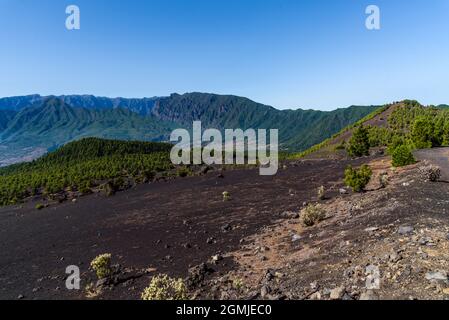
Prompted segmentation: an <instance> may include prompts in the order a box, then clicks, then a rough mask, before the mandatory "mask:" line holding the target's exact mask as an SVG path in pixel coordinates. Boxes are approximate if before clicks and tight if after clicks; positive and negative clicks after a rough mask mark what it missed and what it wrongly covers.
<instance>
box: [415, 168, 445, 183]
mask: <svg viewBox="0 0 449 320" xmlns="http://www.w3.org/2000/svg"><path fill="white" fill-rule="evenodd" d="M419 173H420V174H421V176H422V177H423V179H424V180H427V181H431V182H437V181H438V180H440V178H441V170H440V168H439V167H437V166H433V165H427V166H422V167H421V168H419Z"/></svg>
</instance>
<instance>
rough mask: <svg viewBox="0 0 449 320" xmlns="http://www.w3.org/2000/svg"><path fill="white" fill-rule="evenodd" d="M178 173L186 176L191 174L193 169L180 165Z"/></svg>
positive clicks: (183, 176)
mask: <svg viewBox="0 0 449 320" xmlns="http://www.w3.org/2000/svg"><path fill="white" fill-rule="evenodd" d="M176 174H177V175H178V177H181V178H185V177H187V176H189V175H190V174H191V171H190V170H189V169H188V168H186V167H180V168H178V170H177V171H176Z"/></svg>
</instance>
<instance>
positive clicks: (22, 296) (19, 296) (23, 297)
mask: <svg viewBox="0 0 449 320" xmlns="http://www.w3.org/2000/svg"><path fill="white" fill-rule="evenodd" d="M17 299H18V300H22V299H25V296H24V295H23V294H19V295H18V296H17Z"/></svg>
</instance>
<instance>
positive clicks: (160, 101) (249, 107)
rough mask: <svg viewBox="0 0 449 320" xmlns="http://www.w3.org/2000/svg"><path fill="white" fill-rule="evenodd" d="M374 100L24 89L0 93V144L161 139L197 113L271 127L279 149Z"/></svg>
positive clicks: (359, 113) (295, 145) (331, 129)
mask: <svg viewBox="0 0 449 320" xmlns="http://www.w3.org/2000/svg"><path fill="white" fill-rule="evenodd" d="M377 108H378V106H351V107H349V108H343V109H336V110H334V111H315V110H303V109H298V110H278V109H275V108H273V107H271V106H268V105H264V104H261V103H257V102H254V101H252V100H250V99H248V98H244V97H239V96H235V95H217V94H207V93H199V92H194V93H187V94H183V95H180V94H172V95H170V96H168V97H153V98H143V99H125V98H106V97H95V96H91V95H65V96H60V97H57V96H48V97H46V98H45V97H43V96H40V95H29V96H22V97H10V98H3V99H0V145H1V146H2V147H7V148H8V150H7V151H8V152H5V154H8V157H11V155H13V156H14V158H15V157H16V156H17V155H18V154H20V153H25V151H21V150H26V152H29V150H28V149H29V148H37V147H39V148H44V149H47V150H53V149H55V148H57V147H59V146H61V145H63V144H65V143H68V142H70V141H73V140H77V139H80V138H85V137H98V138H107V139H119V140H142V141H167V140H168V137H169V134H170V133H171V131H172V130H173V129H175V128H185V129H188V130H189V129H191V126H192V123H193V121H197V120H199V121H201V122H202V125H203V128H204V129H206V128H216V129H219V130H221V131H223V130H224V129H237V128H239V129H244V130H246V129H248V128H254V129H279V143H280V146H281V149H283V150H285V151H301V150H304V149H306V148H308V147H310V146H312V145H314V144H316V143H319V142H321V141H322V140H324V139H326V138H328V137H330V136H332V134H335V133H337V132H338V131H340V130H341V129H342V128H344V127H346V126H348V125H350V124H351V123H353V122H355V121H357V120H359V119H361V118H363V117H364V116H366V115H367V114H369V113H371V112H373V111H374V110H376V109H377ZM3 157H5V156H3ZM0 162H2V159H1V157H0Z"/></svg>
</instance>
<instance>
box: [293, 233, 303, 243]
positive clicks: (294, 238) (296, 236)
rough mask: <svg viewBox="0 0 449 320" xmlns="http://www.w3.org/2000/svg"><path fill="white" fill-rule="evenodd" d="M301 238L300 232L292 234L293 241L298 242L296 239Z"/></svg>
mask: <svg viewBox="0 0 449 320" xmlns="http://www.w3.org/2000/svg"><path fill="white" fill-rule="evenodd" d="M301 239H302V237H301V236H300V235H298V234H294V235H293V236H292V242H296V241H299V240H301Z"/></svg>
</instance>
